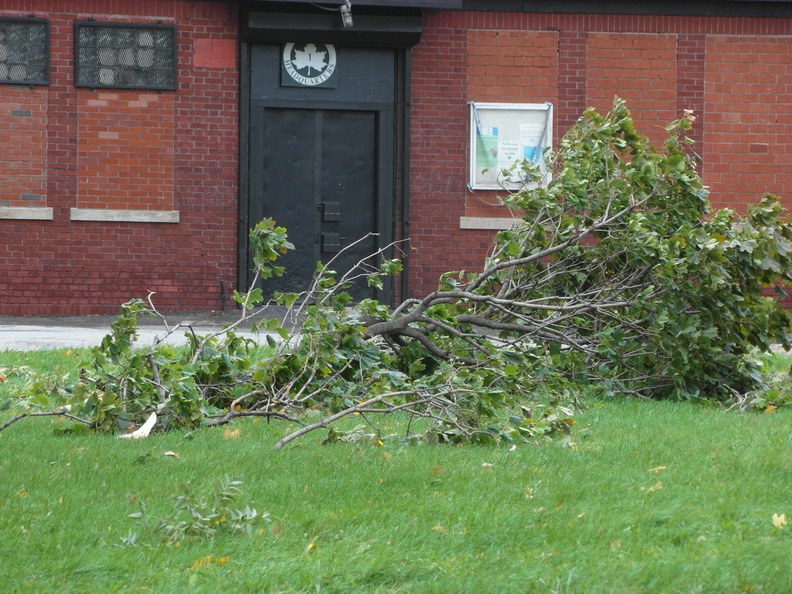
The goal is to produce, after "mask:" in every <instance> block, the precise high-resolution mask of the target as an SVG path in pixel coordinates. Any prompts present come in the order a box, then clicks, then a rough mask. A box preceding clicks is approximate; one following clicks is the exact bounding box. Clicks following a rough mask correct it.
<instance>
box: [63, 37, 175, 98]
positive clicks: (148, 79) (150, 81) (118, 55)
mask: <svg viewBox="0 0 792 594" xmlns="http://www.w3.org/2000/svg"><path fill="white" fill-rule="evenodd" d="M74 37H75V39H76V40H77V42H76V54H77V55H76V57H75V60H74V68H75V84H76V86H78V87H91V88H95V87H104V88H115V89H155V90H160V89H162V90H175V89H176V28H175V27H174V26H172V25H135V24H128V23H124V24H115V23H94V22H80V23H75V35H74Z"/></svg>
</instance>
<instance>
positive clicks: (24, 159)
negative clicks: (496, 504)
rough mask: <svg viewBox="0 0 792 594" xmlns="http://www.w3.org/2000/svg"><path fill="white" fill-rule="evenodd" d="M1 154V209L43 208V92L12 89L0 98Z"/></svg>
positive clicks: (44, 150) (37, 89)
mask: <svg viewBox="0 0 792 594" xmlns="http://www.w3.org/2000/svg"><path fill="white" fill-rule="evenodd" d="M0 155H2V158H3V165H2V167H0V206H28V207H40V206H45V205H46V196H47V93H46V90H43V89H41V88H40V87H37V88H35V89H33V90H32V91H31V90H29V89H27V88H24V89H22V88H19V87H12V88H9V89H8V90H7V92H5V93H3V94H1V95H0Z"/></svg>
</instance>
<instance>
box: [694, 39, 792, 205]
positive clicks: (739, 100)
mask: <svg viewBox="0 0 792 594" xmlns="http://www.w3.org/2000/svg"><path fill="white" fill-rule="evenodd" d="M790 47H792V40H790V38H788V37H763V38H759V39H757V38H752V37H738V36H727V35H712V36H709V37H708V38H707V45H706V69H707V70H706V92H705V95H704V97H705V112H706V113H707V119H706V124H705V127H704V146H705V152H706V155H707V159H706V162H705V164H704V172H705V176H706V180H707V182H708V183H709V184H710V186H711V190H712V198H713V202H715V203H716V204H718V205H719V206H728V207H730V208H735V209H742V208H741V207H743V205H744V204H745V203H746V202H754V201H756V198H757V197H759V196H761V195H762V194H764V193H765V192H770V193H774V194H779V195H781V196H782V197H783V198H785V201H786V203H787V207H788V208H789V207H792V204H790V202H789V194H788V192H789V190H788V188H790V187H792V186H791V185H790V184H792V150H790V149H792V53H790ZM785 194H786V196H784V195H785Z"/></svg>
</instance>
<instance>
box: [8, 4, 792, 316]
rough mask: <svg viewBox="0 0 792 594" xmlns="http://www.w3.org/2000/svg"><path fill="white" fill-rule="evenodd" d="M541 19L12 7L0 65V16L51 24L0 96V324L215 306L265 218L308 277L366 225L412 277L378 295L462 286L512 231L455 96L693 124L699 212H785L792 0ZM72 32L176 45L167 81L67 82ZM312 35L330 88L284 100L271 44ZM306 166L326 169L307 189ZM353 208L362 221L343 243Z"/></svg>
mask: <svg viewBox="0 0 792 594" xmlns="http://www.w3.org/2000/svg"><path fill="white" fill-rule="evenodd" d="M338 4H339V2H338V1H337V0H333V1H330V2H328V5H330V6H333V5H338ZM534 4H537V5H541V4H542V3H532V2H513V1H509V0H503V1H499V0H494V1H491V2H482V1H481V0H471V1H468V0H447V1H446V0H425V1H421V0H392V1H386V0H367V1H365V0H361V1H360V2H354V1H353V2H352V16H353V18H355V20H356V24H354V25H353V26H352V27H351V28H349V29H348V30H346V29H342V28H341V26H340V24H339V25H338V26H335V23H336V19H338V20H339V22H340V18H339V15H337V14H335V13H332V14H326V13H327V11H319V10H318V9H315V8H313V7H312V5H311V4H308V3H305V2H300V1H298V0H292V1H290V2H262V1H259V2H248V3H244V2H241V3H240V2H222V1H198V2H195V1H187V0H163V1H154V0H147V1H142V2H137V1H132V0H86V1H84V2H76V1H69V0H43V1H33V0H9V1H7V2H4V3H3V5H2V7H0V50H2V45H3V39H2V32H3V31H6V32H8V31H10V30H11V29H8V28H7V27H6V28H5V29H4V28H3V27H4V23H5V24H6V25H8V24H15V23H20V22H21V23H25V22H43V23H46V26H47V30H48V52H49V54H48V60H49V61H48V81H46V84H39V82H40V81H37V82H35V83H31V84H26V83H24V81H20V80H16V81H14V80H13V76H11V75H10V74H9V75H8V76H7V78H8V79H9V82H12V83H15V84H0V154H2V155H3V156H4V159H3V160H4V166H3V167H2V168H1V169H0V315H31V314H56V315H76V314H100V313H113V312H116V311H118V307H119V304H120V303H122V302H123V301H125V300H128V299H130V298H132V297H146V295H148V293H149V291H154V292H156V297H155V300H156V303H157V304H158V306H159V307H160V308H161V309H162V310H164V311H168V310H177V309H195V310H199V309H220V308H222V307H230V297H229V295H230V293H231V291H232V290H233V289H234V288H237V287H238V286H239V285H241V284H244V282H245V280H246V268H247V261H246V246H245V240H244V237H245V230H246V229H247V228H248V227H249V226H250V225H252V224H254V223H255V222H256V219H257V218H260V217H261V216H273V215H274V216H275V218H276V219H278V220H280V217H281V216H283V217H286V219H287V220H293V221H295V227H294V228H295V229H298V231H297V232H296V234H297V235H299V237H300V238H302V237H303V236H304V237H305V238H307V239H306V241H307V243H306V246H307V247H306V248H305V250H306V253H308V257H307V258H306V260H307V261H312V257H313V256H314V255H316V254H319V255H320V257H324V256H323V255H322V254H324V253H325V252H328V253H330V254H332V253H334V250H335V249H336V248H334V247H332V246H334V245H335V243H334V242H336V241H341V240H346V237H344V236H345V235H348V234H349V233H350V230H355V229H358V228H360V226H361V225H362V228H364V229H365V227H366V225H369V226H371V230H373V231H377V232H379V233H380V236H381V237H382V238H383V240H384V239H385V238H387V239H388V240H392V239H399V238H402V237H409V239H410V243H411V246H412V247H413V248H415V249H414V250H412V251H411V252H410V255H409V258H408V268H407V272H406V274H405V275H404V279H403V283H404V284H403V285H397V286H395V287H393V288H392V290H391V291H390V292H389V294H388V295H387V297H388V298H392V299H398V298H400V297H402V296H407V295H412V296H415V295H421V294H422V293H424V292H426V291H428V290H431V289H432V288H434V286H435V283H436V281H437V278H438V276H439V275H440V274H441V273H442V272H445V271H447V270H452V269H468V270H474V269H476V268H477V267H478V266H479V265H480V263H481V260H482V257H483V255H484V254H485V253H486V250H487V248H488V246H489V243H490V239H491V236H492V233H493V229H496V228H498V227H499V226H502V225H503V224H504V222H505V221H504V214H505V213H504V212H503V211H502V210H501V209H500V208H499V207H498V206H497V205H496V192H494V191H487V190H484V191H482V190H476V191H471V190H470V189H468V181H469V169H470V166H469V163H468V159H469V156H468V155H469V152H468V142H469V141H468V138H469V131H470V126H471V122H470V117H469V107H468V104H469V102H471V101H474V102H497V103H545V102H549V103H550V104H552V106H553V122H552V125H553V130H554V133H553V135H554V137H555V138H556V139H557V138H559V137H560V136H561V135H562V134H563V133H564V131H565V130H566V129H568V128H569V126H571V125H572V124H573V123H574V121H575V120H576V118H577V117H578V116H579V115H580V113H581V112H582V111H583V109H585V108H586V107H588V106H593V107H596V108H598V109H600V110H603V111H604V110H607V109H608V107H609V106H610V104H611V102H612V100H613V96H614V95H620V96H622V97H623V98H625V99H626V100H627V102H628V106H629V107H630V108H631V110H632V112H633V115H634V116H635V119H636V124H637V127H638V128H639V130H640V131H641V132H642V133H644V134H645V135H647V136H649V137H650V138H651V139H653V140H656V141H660V140H661V139H662V137H663V131H662V129H663V126H664V125H665V124H666V123H668V122H669V121H670V120H672V119H674V118H675V117H677V115H678V114H679V113H680V112H681V110H682V109H692V110H694V111H695V112H696V114H697V115H698V116H699V120H698V122H697V128H696V130H695V131H694V138H695V139H696V141H697V147H696V148H697V151H698V152H699V153H700V154H701V155H702V157H703V158H704V165H703V167H702V171H701V173H702V175H703V177H704V180H705V182H706V183H707V184H708V185H709V186H710V187H711V190H712V196H711V197H712V199H713V203H714V204H715V206H729V207H732V208H735V209H736V210H738V211H744V210H745V206H746V204H748V203H751V202H753V201H755V200H756V199H757V198H758V197H760V196H761V194H762V193H764V192H773V193H776V194H779V195H780V196H781V197H782V199H784V197H785V196H784V195H785V192H786V187H787V184H788V183H789V182H790V181H792V180H790V177H792V150H790V149H792V51H790V48H791V46H790V39H792V37H790V36H792V3H787V2H775V3H766V2H689V3H678V4H677V3H675V2H671V3H669V4H667V5H664V6H663V7H662V8H657V7H656V6H655V3H648V2H647V3H642V2H633V3H625V5H624V6H622V8H621V10H620V12H618V13H608V12H607V11H605V10H604V9H597V10H596V13H595V12H592V13H586V14H583V13H580V12H579V11H577V10H579V9H578V8H577V7H578V6H579V5H580V3H572V2H567V3H565V2H559V3H555V4H554V5H553V10H555V12H548V9H546V8H541V7H540V6H533V5H534ZM593 4H599V3H593ZM567 5H568V8H567ZM285 17H289V18H285ZM329 19H333V20H332V21H331V20H329ZM295 22H296V23H297V24H296V25H295V24H294V23H295ZM75 23H77V24H80V23H83V24H85V26H87V27H90V26H96V25H102V26H104V25H112V26H119V25H128V26H132V30H133V32H134V31H138V29H136V28H135V27H143V29H141V30H145V31H148V29H145V27H148V26H150V27H153V28H156V27H165V28H170V30H173V31H175V53H174V59H175V64H174V67H175V76H176V78H175V85H174V88H172V89H169V88H146V85H137V86H136V85H126V86H125V85H119V84H117V81H115V79H114V81H115V82H114V83H113V84H107V80H108V79H106V80H104V81H103V80H99V83H97V85H96V86H94V87H92V86H90V84H77V83H78V81H77V69H76V68H75V61H76V60H77V59H78V57H79V56H81V54H79V48H77V47H76V45H79V44H78V32H77V28H76V25H75ZM394 23H396V24H394ZM152 30H153V29H152ZM314 38H315V39H316V43H319V44H327V45H330V44H332V45H333V46H334V47H337V48H338V53H337V60H338V74H337V76H338V78H337V81H334V80H331V81H328V82H329V83H331V84H330V85H329V86H322V85H325V84H327V83H322V85H319V86H322V88H318V87H317V88H292V86H293V83H289V84H287V83H285V82H284V79H283V78H280V77H283V76H285V75H284V74H283V68H282V65H281V64H280V63H279V61H280V59H281V55H282V51H283V48H284V47H288V46H289V41H290V40H293V41H294V42H297V43H300V42H302V43H306V42H310V41H311V40H312V39H314ZM147 43H148V42H145V43H144V42H142V41H139V42H138V45H136V46H135V48H136V49H135V51H136V52H137V54H136V55H137V58H136V59H137V62H135V65H136V68H138V70H140V69H144V67H145V66H146V65H147V64H148V62H146V60H147V59H148V58H146V55H147V54H145V52H146V51H148V48H149V45H147ZM305 47H306V48H307V46H305ZM314 47H315V46H311V48H314ZM113 51H114V52H115V53H113V54H112V60H110V58H107V56H108V55H109V54H102V53H101V48H100V50H99V52H98V53H96V54H94V57H95V58H96V59H97V60H98V61H99V66H100V68H99V71H101V70H102V69H101V66H102V64H105V62H107V64H105V68H106V69H107V70H106V73H108V74H107V75H108V76H109V75H110V74H112V75H113V76H115V75H116V74H117V73H120V72H121V70H122V69H121V68H120V67H119V66H118V64H121V63H123V61H124V60H126V59H128V58H127V57H126V56H127V55H126V54H123V52H124V51H128V49H126V48H123V47H119V48H114V49H113ZM306 51H307V50H306ZM97 56H98V57H97ZM9 59H10V58H6V61H8V60H9ZM80 59H82V58H80ZM3 60H4V58H3V52H2V51H0V82H2V79H3V66H4V63H3ZM103 60H104V61H103ZM133 61H134V60H133ZM111 62H112V63H111ZM11 66H12V64H11V63H10V62H9V63H8V67H11ZM111 71H112V72H111ZM307 72H311V70H310V68H309V69H308V70H307ZM113 73H116V74H113ZM17 76H18V75H17ZM119 76H120V74H119ZM290 84H292V86H290ZM333 85H334V86H333ZM130 86H131V87H134V88H128V87H130ZM148 86H149V87H151V86H154V87H156V86H157V85H148ZM346 131H353V132H349V134H354V136H346V134H347V132H346ZM339 135H340V137H339ZM305 138H308V140H307V141H306V140H305ZM348 138H355V139H356V140H355V143H351V142H350V143H349V146H345V144H344V143H345V141H347V140H348ZM357 143H360V150H359V151H358V153H359V154H358V153H356V152H355V149H354V148H353V146H352V145H353V144H355V145H357ZM365 143H369V144H370V146H369V145H367V144H365ZM273 147H277V150H276V149H274V148H273ZM306 147H315V148H316V153H315V154H313V153H312V156H310V158H309V157H308V156H306V153H307V152H309V151H307V149H306ZM311 150H314V149H313V148H311ZM372 151H373V152H372ZM372 154H373V155H374V157H375V158H374V159H373V162H375V165H374V166H369V164H368V161H372V160H371V159H368V158H367V156H368V155H372ZM339 155H341V156H342V157H344V159H341V157H339ZM292 166H293V167H294V170H293V171H294V172H295V173H293V174H292V176H293V179H292V178H288V177H286V178H284V179H283V180H281V181H280V182H278V183H279V184H280V185H278V186H274V185H273V184H275V182H274V181H273V180H275V179H276V178H278V176H279V175H280V174H281V173H282V171H283V170H284V168H286V169H288V168H289V167H292ZM347 166H348V169H349V170H348V171H347V170H346V168H347ZM312 168H318V169H322V170H323V171H325V170H326V171H329V172H330V173H328V176H325V175H324V174H316V175H314V174H313V173H311V174H310V175H311V176H314V178H315V179H313V178H312V179H307V178H306V179H303V174H305V175H307V174H308V172H309V171H313V169H312ZM345 184H346V185H345ZM366 184H368V186H367V185H366ZM335 186H338V187H340V188H347V190H346V191H347V193H348V195H349V196H351V195H352V193H353V192H352V190H353V189H354V188H355V187H358V186H360V187H369V186H370V187H371V190H370V193H372V194H373V199H370V198H368V197H367V196H362V197H360V200H361V202H360V203H359V204H360V205H363V206H357V204H358V203H355V204H356V206H354V207H349V205H345V200H346V198H345V196H346V195H347V194H345V193H344V192H341V193H338V192H336V193H335V194H334V193H333V188H334V187H335ZM366 191H368V190H366ZM303 193H304V194H305V196H304V197H303V196H302V194H303ZM317 194H322V196H323V197H322V198H321V201H320V202H317V203H316V204H315V205H314V204H313V203H312V202H311V200H313V199H314V198H312V196H315V195H317ZM350 199H351V198H350ZM357 199H358V198H355V200H357ZM301 200H304V201H303V202H300V201H301ZM317 200H318V199H317ZM367 200H368V202H367ZM305 201H307V202H305ZM292 204H294V205H297V206H296V207H294V208H291V209H289V208H287V207H289V206H290V205H292ZM306 205H307V206H306ZM314 206H315V208H314ZM295 209H296V210H295ZM354 209H357V210H360V209H363V210H365V209H370V210H372V212H373V214H372V216H371V217H369V218H365V217H361V216H360V213H353V214H354V216H355V217H356V220H355V221H354V222H355V225H357V226H352V227H349V228H346V227H343V226H338V225H341V223H339V222H338V221H339V220H341V219H344V220H345V217H348V216H352V215H351V214H350V212H349V211H350V210H354ZM303 219H305V220H309V219H310V221H312V222H311V223H310V224H308V225H307V226H306V227H305V229H302V227H300V225H301V224H302V222H303ZM369 219H370V220H369ZM351 232H354V231H351ZM314 244H315V245H314ZM372 247H377V246H376V245H373V246H372ZM311 250H314V251H311ZM296 264H297V265H298V266H300V265H306V264H305V263H300V262H296ZM275 288H277V287H275Z"/></svg>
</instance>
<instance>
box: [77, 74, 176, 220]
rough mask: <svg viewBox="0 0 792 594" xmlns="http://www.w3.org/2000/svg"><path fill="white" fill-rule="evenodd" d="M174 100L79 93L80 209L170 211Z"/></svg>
mask: <svg viewBox="0 0 792 594" xmlns="http://www.w3.org/2000/svg"><path fill="white" fill-rule="evenodd" d="M174 98H175V95H174V94H173V93H160V94H157V93H152V92H150V91H123V92H119V91H117V90H112V91H111V90H105V91H100V92H96V93H95V92H91V91H87V90H84V89H81V90H80V97H79V103H78V106H77V110H78V114H79V115H78V121H79V125H78V127H77V138H78V144H77V205H78V206H79V207H80V208H107V209H132V210H172V209H173V208H174V179H173V161H174V150H173V149H174V140H175V130H174V115H175V114H174V112H175V108H174V105H175V101H174Z"/></svg>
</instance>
